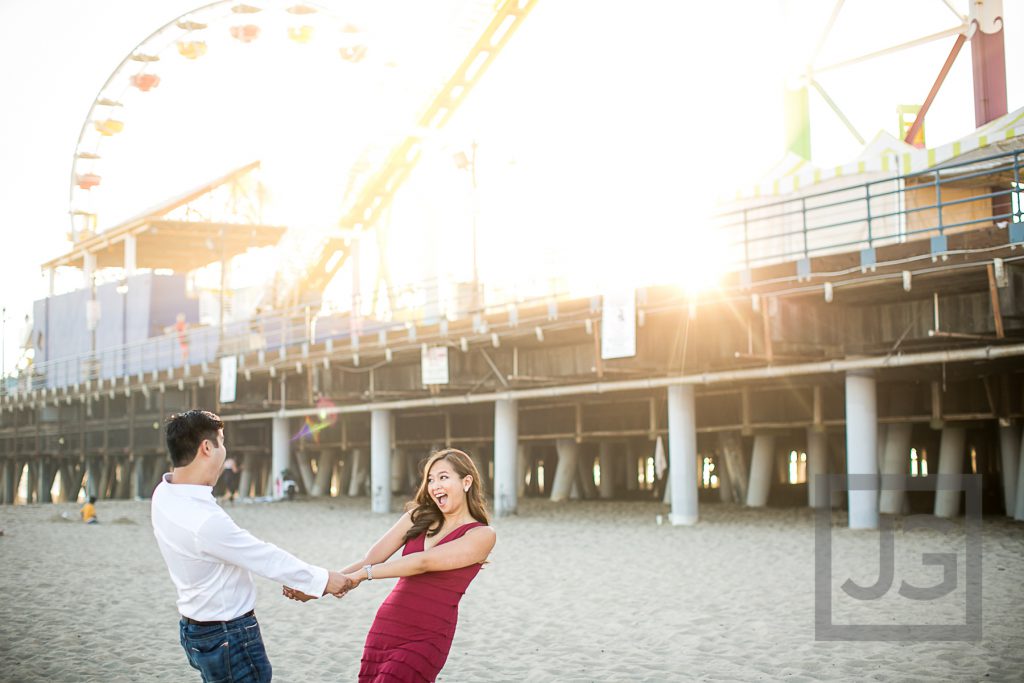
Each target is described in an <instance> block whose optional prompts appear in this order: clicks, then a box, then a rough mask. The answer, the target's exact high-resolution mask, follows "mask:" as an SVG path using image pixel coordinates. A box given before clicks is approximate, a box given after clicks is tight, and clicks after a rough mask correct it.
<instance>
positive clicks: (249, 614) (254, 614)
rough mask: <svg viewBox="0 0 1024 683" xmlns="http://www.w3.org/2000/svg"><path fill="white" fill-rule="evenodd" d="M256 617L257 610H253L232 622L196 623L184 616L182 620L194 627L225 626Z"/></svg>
mask: <svg viewBox="0 0 1024 683" xmlns="http://www.w3.org/2000/svg"><path fill="white" fill-rule="evenodd" d="M254 616H256V610H254V609H251V610H249V611H248V612H246V613H245V614H243V615H242V616H240V617H235V618H234V619H232V620H231V621H196V620H195V619H189V618H188V617H185V616H183V617H182V619H184V620H185V623H188V624H192V625H193V626H223V625H224V624H230V623H231V622H232V621H237V620H239V619H245V618H246V617H254Z"/></svg>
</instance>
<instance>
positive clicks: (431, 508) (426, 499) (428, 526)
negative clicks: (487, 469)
mask: <svg viewBox="0 0 1024 683" xmlns="http://www.w3.org/2000/svg"><path fill="white" fill-rule="evenodd" d="M439 460H447V461H448V462H449V464H451V466H452V469H454V470H455V474H456V475H457V476H458V477H459V479H460V480H461V479H464V478H465V477H466V476H471V477H473V483H472V484H470V486H469V491H467V492H466V505H468V506H469V514H470V515H472V517H473V519H475V520H476V521H478V522H481V523H483V524H489V523H490V519H489V517H488V516H487V502H486V499H485V498H484V486H483V482H482V480H481V478H480V472H479V471H477V469H476V465H475V464H474V463H473V459H472V458H470V457H469V456H468V455H466V454H465V453H463V452H462V451H460V450H458V449H457V448H444V449H442V450H439V451H436V452H435V453H432V454H431V455H430V457H429V458H427V461H426V463H424V465H423V478H422V479H421V480H420V488H419V490H418V491H417V492H416V498H415V500H411V501H409V502H408V503H406V505H405V509H406V511H411V514H410V515H409V516H410V518H411V519H412V528H411V529H409V530H408V531H407V532H405V538H403V539H402V540H403V541H408V540H410V539H413V538H416V537H417V536H419V535H420V534H422V533H424V532H426V534H427V536H435V535H436V534H437V533H438V532H439V531H441V525H442V524H444V513H442V512H441V510H440V509H439V508H438V507H437V503H436V502H434V498H433V496H431V495H430V491H429V490H428V489H427V477H428V476H429V475H430V468H431V467H433V466H434V464H435V463H437V462H438V461H439Z"/></svg>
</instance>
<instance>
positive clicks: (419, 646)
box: [359, 522, 483, 683]
mask: <svg viewBox="0 0 1024 683" xmlns="http://www.w3.org/2000/svg"><path fill="white" fill-rule="evenodd" d="M478 526H483V524H481V523H480V522H470V523H469V524H463V525H462V526H460V527H458V528H456V529H454V530H453V531H451V532H450V533H449V534H448V535H447V536H445V537H444V538H442V539H441V540H440V541H438V543H437V544H436V545H435V546H434V547H437V546H438V545H441V544H442V543H447V542H449V541H454V540H455V539H457V538H461V537H462V536H463V535H464V534H465V533H466V532H467V531H469V530H470V529H474V528H476V527H478ZM425 538H426V536H425V534H420V535H419V536H417V537H416V538H411V539H409V541H407V542H406V544H405V547H404V548H403V550H402V555H403V556H405V555H408V554H410V553H418V552H422V550H423V542H424V540H425ZM481 566H482V565H480V564H471V565H469V566H468V567H462V568H461V569H451V570H449V571H443V572H427V573H426V574H418V575H416V576H406V577H403V578H401V579H399V580H398V583H397V584H396V585H395V587H394V588H393V589H392V590H391V593H389V594H388V597H387V599H385V600H384V602H383V604H381V606H380V609H378V610H377V617H376V618H375V619H374V620H373V625H372V626H370V632H369V633H368V634H367V635H366V644H365V645H364V646H363V660H362V666H361V667H360V668H359V681H360V683H391V682H392V681H401V682H402V683H410V682H412V681H417V682H419V681H433V680H434V679H435V678H437V674H438V672H440V671H441V667H443V666H444V663H445V660H447V659H448V651H449V650H450V649H451V646H452V638H453V637H454V636H455V624H456V623H457V622H458V620H459V600H460V599H462V595H463V594H464V593H465V592H466V588H467V587H469V583H470V582H471V581H472V580H473V579H474V578H475V577H476V575H477V573H478V572H479V571H480V567H481Z"/></svg>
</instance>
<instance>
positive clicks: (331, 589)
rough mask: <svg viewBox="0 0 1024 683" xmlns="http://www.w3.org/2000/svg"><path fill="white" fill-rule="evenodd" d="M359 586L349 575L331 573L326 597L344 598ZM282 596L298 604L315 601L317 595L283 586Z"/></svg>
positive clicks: (328, 575) (325, 592)
mask: <svg viewBox="0 0 1024 683" xmlns="http://www.w3.org/2000/svg"><path fill="white" fill-rule="evenodd" d="M358 585H359V582H358V581H355V580H353V578H352V577H351V576H349V575H347V574H342V573H341V572H329V573H328V574H327V587H326V588H324V595H333V596H334V597H336V598H342V597H344V596H345V594H346V593H348V592H349V591H350V590H352V589H353V588H355V587H356V586H358ZM281 595H283V596H285V597H286V598H288V599H290V600H296V601H298V602H307V601H309V600H315V599H316V598H317V597H322V596H316V595H309V594H308V593H303V592H302V591H300V590H299V589H297V588H291V587H289V586H281Z"/></svg>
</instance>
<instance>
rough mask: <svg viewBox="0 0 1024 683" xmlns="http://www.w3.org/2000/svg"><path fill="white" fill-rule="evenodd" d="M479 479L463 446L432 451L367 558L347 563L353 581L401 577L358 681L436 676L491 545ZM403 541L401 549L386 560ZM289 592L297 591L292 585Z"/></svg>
mask: <svg viewBox="0 0 1024 683" xmlns="http://www.w3.org/2000/svg"><path fill="white" fill-rule="evenodd" d="M480 481H481V480H480V475H479V472H477V469H476V466H475V465H474V464H473V461H472V459H470V457H469V456H468V455H466V454H465V453H463V452H462V451H460V450H456V449H454V448H447V449H444V450H441V451H438V452H436V453H434V454H433V455H431V456H430V457H429V458H428V459H427V462H426V464H425V465H424V467H423V480H422V481H421V483H420V487H419V491H418V492H417V493H416V499H415V500H414V501H412V502H411V503H409V504H408V505H407V506H406V507H407V510H408V511H407V512H406V513H405V514H404V515H402V517H401V518H400V519H399V520H398V522H396V523H395V525H394V526H393V527H391V529H390V530H389V531H388V532H387V533H386V534H384V536H383V537H381V539H380V540H379V541H377V542H376V543H375V544H374V545H373V547H372V548H370V550H369V551H368V552H367V553H366V557H364V558H363V559H362V560H360V561H359V562H355V563H353V564H352V565H350V566H348V567H346V568H345V569H343V570H342V571H343V572H345V573H346V574H347V575H348V577H349V579H351V581H352V584H353V585H352V587H353V588H354V587H355V586H358V585H359V584H360V583H362V582H363V581H371V580H375V579H390V578H397V579H399V581H398V583H397V584H396V585H395V587H394V588H393V589H392V591H391V593H390V594H389V595H388V597H387V598H386V599H385V600H384V603H383V604H382V605H381V606H380V609H378V610H377V616H376V618H375V619H374V620H373V625H372V626H371V627H370V632H369V633H368V634H367V636H366V644H365V645H364V647H363V659H362V665H361V667H360V669H359V681H360V683H371V682H372V683H384V682H385V681H387V682H391V681H433V680H434V679H435V678H437V674H438V672H440V671H441V667H443V666H444V663H445V660H446V659H447V658H448V651H449V650H450V649H451V645H452V638H453V637H454V636H455V625H456V623H457V622H458V616H459V600H460V599H461V598H462V595H463V594H464V593H465V592H466V588H467V587H468V586H469V584H470V582H471V581H472V580H473V578H474V577H475V576H476V575H477V572H479V571H480V568H481V566H482V565H483V562H484V561H485V560H486V559H487V556H488V555H489V554H490V552H491V549H492V548H494V542H495V533H494V529H492V528H491V527H490V526H488V525H487V524H488V517H487V509H486V504H485V502H484V495H483V490H482V486H481V484H480ZM399 548H403V549H402V556H401V557H398V558H395V559H390V560H389V559H388V558H390V557H391V556H392V555H394V553H395V551H397V550H398V549H399ZM285 595H287V596H288V597H293V598H298V597H299V596H298V595H296V592H295V591H292V590H291V589H288V588H286V589H285ZM300 599H301V598H300Z"/></svg>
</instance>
